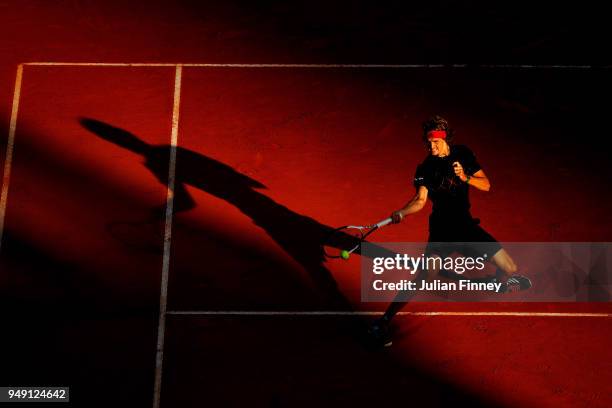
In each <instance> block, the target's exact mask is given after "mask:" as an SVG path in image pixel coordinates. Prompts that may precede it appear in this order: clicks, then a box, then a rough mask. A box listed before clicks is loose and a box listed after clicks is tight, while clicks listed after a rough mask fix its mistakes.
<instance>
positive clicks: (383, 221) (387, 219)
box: [376, 217, 393, 228]
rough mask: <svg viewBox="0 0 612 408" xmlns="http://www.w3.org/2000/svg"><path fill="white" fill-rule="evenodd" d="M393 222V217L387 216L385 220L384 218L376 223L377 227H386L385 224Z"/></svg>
mask: <svg viewBox="0 0 612 408" xmlns="http://www.w3.org/2000/svg"><path fill="white" fill-rule="evenodd" d="M392 222H393V219H392V218H391V217H389V218H385V219H384V220H382V221H380V222H379V223H378V224H376V228H380V227H384V226H385V225H389V224H391V223H392Z"/></svg>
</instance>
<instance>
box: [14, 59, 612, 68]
mask: <svg viewBox="0 0 612 408" xmlns="http://www.w3.org/2000/svg"><path fill="white" fill-rule="evenodd" d="M24 65H30V66H70V67H174V66H178V65H180V66H182V67H200V68H483V69H609V68H612V66H611V65H602V66H597V65H529V64H517V65H512V64H474V65H471V64H222V63H218V64H214V63H210V64H206V63H203V64H198V63H181V64H176V63H164V62H159V63H157V62H151V63H147V62H68V61H67V62H61V61H58V62H26V63H24Z"/></svg>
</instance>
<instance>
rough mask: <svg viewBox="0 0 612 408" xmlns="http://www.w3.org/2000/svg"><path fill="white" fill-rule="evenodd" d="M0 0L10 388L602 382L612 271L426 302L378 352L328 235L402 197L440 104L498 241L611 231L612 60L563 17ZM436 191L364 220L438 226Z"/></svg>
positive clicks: (524, 395) (153, 393)
mask: <svg viewBox="0 0 612 408" xmlns="http://www.w3.org/2000/svg"><path fill="white" fill-rule="evenodd" d="M0 7H2V9H0V12H1V13H3V15H4V16H5V20H6V21H5V24H4V26H3V27H2V30H3V34H4V35H3V36H2V40H0V41H1V44H2V47H3V50H5V52H4V53H3V55H2V57H0V61H1V62H2V64H1V66H0V80H1V81H2V84H3V86H2V88H1V92H0V97H1V98H2V99H1V101H2V102H1V104H0V107H1V109H2V128H3V129H4V130H3V133H2V134H3V136H2V139H1V149H2V150H1V151H0V153H1V155H0V157H2V165H3V168H4V178H3V184H2V197H1V200H0V225H1V228H0V234H1V235H0V238H1V244H0V245H1V246H0V299H1V301H2V306H3V308H2V310H4V314H3V316H4V317H5V319H4V321H5V330H4V331H3V335H2V343H0V344H1V345H2V350H3V352H2V369H1V370H0V379H1V381H0V386H69V387H70V391H71V396H70V399H71V401H70V403H69V404H68V405H72V406H87V407H91V406H109V405H117V404H119V405H121V406H134V407H136V406H138V407H140V406H147V407H151V406H153V407H154V408H155V407H191V406H193V407H196V406H208V405H210V406H220V407H223V406H257V407H259V406H262V407H295V406H298V407H300V406H324V407H328V406H330V407H331V406H334V407H335V406H390V405H391V404H402V405H404V404H412V405H414V406H419V407H420V406H423V407H428V406H443V405H447V404H449V403H464V404H466V406H492V407H516V406H520V407H608V406H610V405H612V394H611V392H610V391H611V389H610V386H609V384H610V378H611V376H612V364H611V363H610V361H611V352H610V347H609V344H610V338H611V335H612V325H611V317H612V307H611V306H610V302H609V282H607V284H608V286H606V288H607V290H608V292H607V296H608V297H607V299H608V301H604V302H602V301H599V302H589V301H588V300H589V299H579V300H580V301H579V302H575V301H566V302H555V303H549V302H517V301H506V302H486V303H476V302H472V303H466V302H463V303H462V302H454V303H453V302H444V303H443V302H435V303H431V302H414V303H411V304H409V305H408V306H407V307H406V308H405V309H404V310H403V312H402V314H401V315H400V316H399V317H398V319H397V322H396V325H395V328H396V337H395V339H394V344H393V346H392V347H391V348H389V349H385V350H379V351H374V350H371V349H370V348H368V347H366V346H365V345H364V339H363V333H364V328H365V324H366V323H367V322H368V321H371V320H372V319H373V318H374V317H375V316H377V315H378V314H379V313H381V312H382V311H383V310H384V308H385V307H386V305H385V304H381V303H365V302H362V301H361V297H360V294H361V292H360V284H361V282H360V276H359V257H358V256H355V257H352V258H351V260H349V261H348V262H343V261H340V262H336V261H334V262H330V261H325V260H323V259H322V258H321V255H320V249H321V248H320V236H321V234H323V233H325V232H326V231H328V230H329V229H331V228H335V227H337V226H339V225H343V224H347V223H371V222H374V221H377V220H379V219H382V218H384V217H387V216H388V215H389V213H390V212H391V211H392V210H395V209H397V208H398V207H399V206H401V205H403V204H404V203H405V202H406V201H407V200H408V199H410V198H411V196H412V194H413V193H414V188H413V187H412V177H413V175H414V169H415V167H416V165H417V164H418V163H420V162H421V161H422V159H423V158H424V156H425V154H426V152H425V150H424V149H423V146H422V143H421V141H420V132H421V130H420V124H421V122H422V120H423V119H424V118H426V117H428V116H431V115H432V114H433V113H440V114H442V115H443V116H445V117H447V118H448V119H449V121H450V122H451V124H452V126H453V127H454V128H455V130H456V131H457V139H458V141H459V142H461V143H466V144H468V145H469V146H470V147H471V148H472V149H473V150H474V152H475V153H476V154H477V156H478V158H479V161H480V163H481V164H482V166H483V168H484V169H486V172H487V174H488V176H489V178H490V179H491V181H492V185H493V188H492V190H491V192H490V193H482V192H478V191H473V192H472V193H471V202H472V212H473V213H474V214H475V216H477V217H478V218H480V219H481V220H482V222H483V225H484V226H485V228H486V229H487V230H488V231H489V232H491V233H492V234H493V235H494V236H495V237H496V238H497V239H498V240H499V241H500V242H610V241H612V235H611V231H612V229H611V226H612V216H611V215H610V212H609V209H610V208H611V207H612V194H611V193H610V191H609V188H608V186H609V185H610V182H611V181H612V177H611V176H612V172H611V171H610V169H609V157H608V156H609V155H608V151H609V150H608V149H607V146H608V145H609V141H608V140H607V139H606V138H605V137H606V135H605V132H603V133H602V129H601V126H602V122H601V120H602V119H601V118H605V117H607V116H606V115H608V111H609V107H610V106H609V101H608V100H607V95H609V94H610V92H611V91H612V80H611V78H612V76H611V74H612V69H611V68H610V66H609V65H606V61H601V60H596V59H592V58H590V55H589V54H588V53H587V52H586V51H585V50H584V49H583V48H582V47H581V46H580V44H581V42H580V41H578V40H577V39H576V38H577V37H576V36H570V35H569V34H568V32H566V31H563V30H561V31H551V30H552V28H551V27H549V30H548V31H547V32H546V34H543V33H539V32H536V31H535V27H537V24H535V23H534V22H533V21H532V20H531V19H532V18H533V19H537V17H538V16H539V14H538V13H536V14H535V15H534V16H532V17H522V16H523V14H521V12H520V10H522V7H523V6H522V5H521V4H520V3H516V4H515V5H508V6H504V7H502V6H498V7H499V8H500V9H499V10H497V11H491V15H492V16H493V17H492V18H491V20H489V24H491V26H490V28H491V29H492V31H491V33H490V36H489V38H487V39H483V40H482V41H483V42H482V43H476V42H469V41H467V40H468V39H472V37H471V35H472V34H470V33H469V30H468V31H460V33H461V34H457V35H459V36H460V37H461V38H462V39H464V40H466V42H461V43H459V42H453V41H454V40H452V38H453V35H452V33H450V32H448V31H445V30H442V31H439V30H440V29H439V27H436V26H435V24H434V25H430V24H429V23H427V22H429V21H432V19H435V18H434V17H436V18H437V17H439V16H440V14H439V13H440V10H446V11H448V12H450V11H452V10H454V7H457V6H456V5H452V4H450V5H449V4H446V3H444V2H442V3H440V4H435V5H431V6H430V7H431V8H420V9H418V10H408V9H407V8H404V7H402V6H399V5H394V6H388V7H387V8H376V7H375V6H372V5H366V4H363V3H357V4H353V5H348V4H344V3H343V2H339V3H337V4H336V5H334V6H333V7H332V6H324V5H323V4H318V3H314V4H311V3H308V4H306V3H295V4H293V5H291V4H281V3H275V2H270V3H266V5H258V6H255V5H249V4H242V3H239V2H237V3H228V4H227V5H220V4H212V3H208V4H198V3H190V2H178V3H177V4H175V5H172V6H169V5H164V4H161V3H159V4H158V3H155V2H154V3H151V4H148V5H144V4H137V3H131V4H130V5H128V6H125V5H122V4H120V3H119V2H104V4H97V3H96V2H72V3H68V2H67V3H61V4H55V5H51V4H47V3H43V2H29V1H24V2H9V3H5V4H3V5H0ZM449 10H450V11H449ZM570 14H571V13H569V12H567V14H566V16H568V17H569V16H570ZM564 15H565V14H564ZM495 16H497V17H495ZM400 17H401V18H400ZM496 18H497V20H496ZM576 18H578V19H579V21H582V20H580V18H581V14H578V15H577V17H576ZM491 21H497V23H496V24H497V25H499V30H494V29H493V28H494V26H495V24H493V23H492V22H491ZM521 24H523V25H524V26H526V27H527V28H531V30H533V31H532V32H531V36H532V37H533V38H531V37H529V36H528V35H527V34H526V33H525V32H524V31H523V32H522V34H521V35H522V36H521V35H518V34H517V35H516V36H511V35H509V34H507V33H508V31H507V29H508V28H509V27H516V26H517V25H521ZM504 28H505V29H506V30H504ZM15 33H19V35H15ZM409 34H410V35H409ZM415 34H418V35H417V36H416V37H415ZM582 35H585V36H586V35H587V34H582ZM538 36H540V37H538ZM402 38H404V39H405V41H402V40H401V39H402ZM528 38H531V39H529V41H528V40H527V39H528ZM538 38H539V39H540V41H537V39H538ZM579 39H580V38H579ZM581 40H582V41H586V39H585V38H582V39H581ZM360 44H361V47H359V45H360ZM379 44H384V47H382V48H381V47H380V46H378V45H379ZM466 44H467V45H466ZM478 44H479V45H478ZM564 45H565V46H564ZM479 47H481V48H479ZM489 48H490V51H489V54H486V53H484V52H483V50H484V49H489ZM487 55H488V56H489V57H487ZM506 57H507V58H506ZM504 58H506V59H504ZM428 209H430V205H429V204H428V207H427V209H426V210H425V211H422V212H420V213H418V214H416V215H415V216H412V217H410V219H409V220H405V221H404V222H403V223H401V224H399V225H394V226H390V227H388V228H385V229H383V230H381V231H380V232H379V233H377V235H376V238H375V239H376V240H377V241H381V242H402V241H408V242H411V241H414V242H418V241H424V240H426V239H427V215H428V211H427V210H428ZM568 299H571V296H569V297H568ZM510 300H512V299H510Z"/></svg>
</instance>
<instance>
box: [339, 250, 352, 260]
mask: <svg viewBox="0 0 612 408" xmlns="http://www.w3.org/2000/svg"><path fill="white" fill-rule="evenodd" d="M349 256H351V254H349V251H347V250H346V249H345V250H343V251H342V252H340V257H341V258H342V259H344V260H346V259H349Z"/></svg>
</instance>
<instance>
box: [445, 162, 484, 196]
mask: <svg viewBox="0 0 612 408" xmlns="http://www.w3.org/2000/svg"><path fill="white" fill-rule="evenodd" d="M453 170H455V175H456V176H457V177H459V179H460V180H461V181H463V182H464V183H468V184H469V185H470V186H472V187H476V188H477V189H479V190H482V191H489V190H490V189H491V182H490V181H489V178H488V177H487V175H486V174H485V172H484V171H483V170H482V169H480V170H478V171H477V172H475V173H474V174H471V175H470V174H465V171H464V170H463V166H462V165H461V163H460V162H458V161H456V162H454V163H453Z"/></svg>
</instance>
